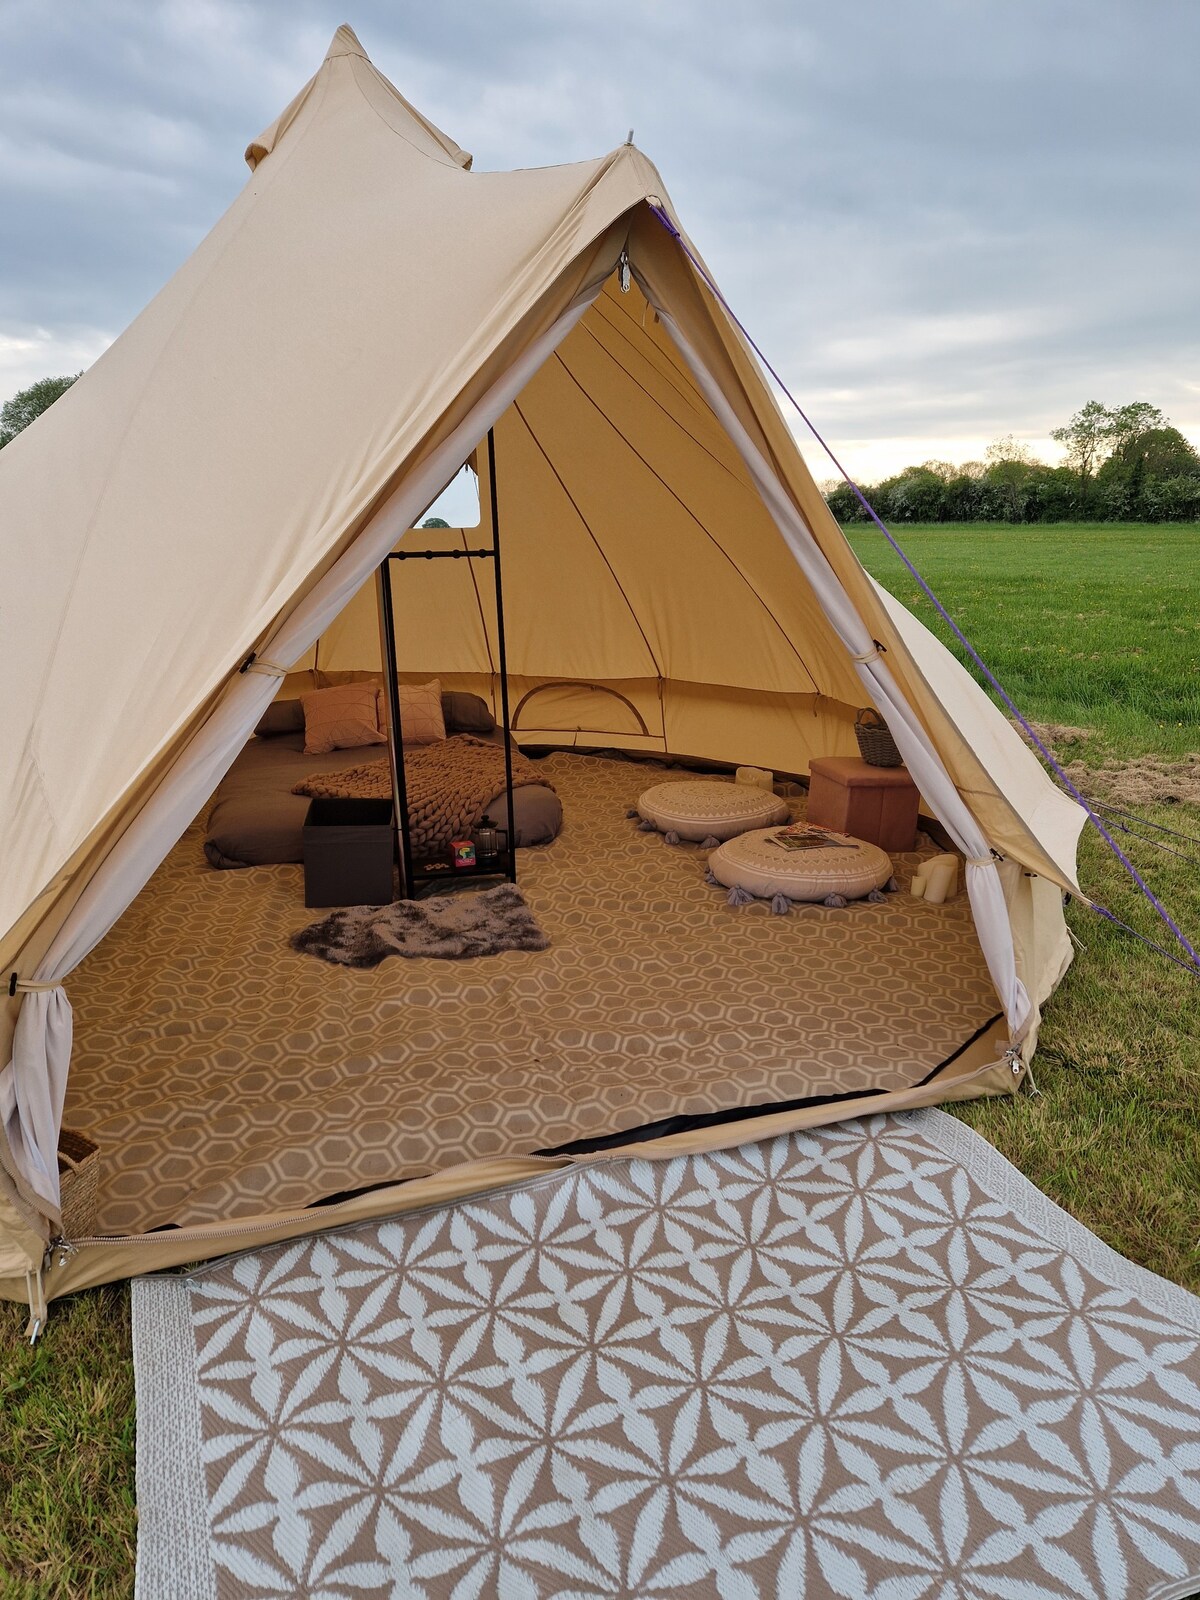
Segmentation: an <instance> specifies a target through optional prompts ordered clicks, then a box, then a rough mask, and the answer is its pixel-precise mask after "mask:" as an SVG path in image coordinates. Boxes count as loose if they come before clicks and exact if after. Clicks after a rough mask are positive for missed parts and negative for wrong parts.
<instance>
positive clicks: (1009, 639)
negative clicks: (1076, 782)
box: [850, 523, 1200, 759]
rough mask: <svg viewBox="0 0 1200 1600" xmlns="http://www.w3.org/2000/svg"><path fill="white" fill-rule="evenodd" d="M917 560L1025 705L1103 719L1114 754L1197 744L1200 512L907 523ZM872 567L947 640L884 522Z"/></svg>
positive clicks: (1101, 730) (1077, 721)
mask: <svg viewBox="0 0 1200 1600" xmlns="http://www.w3.org/2000/svg"><path fill="white" fill-rule="evenodd" d="M893 532H894V534H895V536H896V537H897V538H898V539H899V541H900V543H901V545H902V546H903V547H904V549H905V551H906V552H907V554H908V555H909V557H910V558H911V559H912V561H913V562H914V564H915V565H916V567H917V570H918V571H919V572H920V573H921V574H922V575H923V576H924V578H925V579H926V581H927V582H928V583H929V584H930V585H931V586H932V588H933V590H934V592H935V593H936V594H937V595H938V598H939V599H940V600H941V601H942V603H943V604H944V605H945V606H946V608H947V610H948V611H949V612H950V614H951V616H952V617H954V619H955V621H956V622H957V623H958V625H959V627H960V628H962V630H963V631H964V632H965V633H966V635H967V637H968V638H969V639H970V640H971V641H972V643H973V644H974V645H975V647H976V648H977V649H978V650H979V651H980V653H981V655H982V656H983V658H984V660H985V661H986V662H987V663H988V665H989V667H991V669H992V671H993V672H994V673H995V674H996V676H997V677H998V678H999V679H1000V681H1001V683H1003V684H1004V686H1005V688H1006V689H1007V690H1008V692H1009V694H1010V695H1011V696H1012V698H1013V699H1014V700H1015V701H1016V703H1017V705H1018V706H1019V707H1020V708H1021V710H1022V711H1023V712H1024V713H1025V714H1026V715H1027V716H1029V717H1033V718H1035V719H1037V720H1038V721H1045V722H1058V723H1066V724H1069V725H1076V726H1079V727H1084V728H1091V729H1094V730H1095V732H1096V734H1097V736H1098V737H1097V741H1096V744H1095V746H1094V747H1093V749H1092V750H1091V751H1090V752H1089V759H1099V758H1100V756H1101V755H1102V754H1104V753H1110V754H1117V755H1126V756H1128V755H1142V754H1146V753H1150V752H1153V753H1160V754H1163V755H1168V756H1179V755H1183V754H1185V753H1186V752H1188V751H1189V750H1195V749H1196V748H1197V747H1198V746H1200V606H1198V604H1197V600H1198V597H1200V524H1195V523H1182V524H1166V523H1099V524H1094V523H1093V524H1087V523H1084V524H1080V523H1049V524H1044V525H1038V526H1033V527H1023V526H1015V527H1010V526H1007V525H1005V524H996V523H973V524H971V523H964V524H950V523H946V524H942V525H938V526H934V527H926V526H912V527H904V526H899V527H897V528H895V529H894V530H893ZM850 541H851V543H852V544H853V546H854V548H855V550H856V551H857V553H858V556H859V559H860V560H861V561H862V562H863V565H864V566H865V567H866V568H867V570H868V571H869V572H870V573H871V574H872V575H873V576H874V577H876V578H878V579H879V581H880V582H881V583H882V584H884V585H885V586H886V587H887V588H888V589H890V590H891V592H892V593H893V594H895V595H897V596H898V597H899V598H900V599H901V600H903V602H904V603H905V605H906V606H908V607H909V609H910V610H912V611H913V612H914V613H915V614H916V615H917V616H919V617H920V619H921V621H922V622H924V623H925V624H926V626H928V627H932V628H933V629H934V631H935V632H936V633H938V634H939V637H942V638H944V639H945V640H946V642H947V643H950V642H951V640H950V635H949V632H948V630H947V629H946V628H945V626H944V624H943V623H942V622H941V621H940V619H938V618H937V617H936V616H935V613H934V610H933V607H932V606H931V605H930V603H929V601H928V600H927V599H926V598H925V596H924V595H923V594H922V593H921V591H920V589H919V588H918V586H917V584H916V583H915V581H914V580H913V578H912V577H911V576H910V575H909V574H908V572H906V571H905V569H904V567H903V566H902V565H901V563H900V560H899V558H898V557H897V556H896V555H894V554H893V553H892V551H891V549H890V548H889V546H888V545H887V543H886V541H885V540H884V537H883V535H882V534H881V533H880V532H879V531H878V529H875V528H864V527H859V526H855V527H854V528H853V529H852V530H851V532H850Z"/></svg>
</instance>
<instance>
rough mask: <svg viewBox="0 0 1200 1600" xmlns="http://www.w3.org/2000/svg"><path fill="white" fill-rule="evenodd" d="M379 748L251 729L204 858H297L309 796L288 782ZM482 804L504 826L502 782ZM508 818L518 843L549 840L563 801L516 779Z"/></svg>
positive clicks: (214, 810) (217, 806) (497, 735)
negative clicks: (315, 744)
mask: <svg viewBox="0 0 1200 1600" xmlns="http://www.w3.org/2000/svg"><path fill="white" fill-rule="evenodd" d="M472 731H474V732H475V734H476V737H479V738H486V739H487V740H489V741H490V742H492V743H498V744H503V742H504V736H503V734H502V733H501V732H500V730H499V729H492V730H491V731H490V732H486V733H485V732H483V730H481V729H478V728H476V729H474V730H472ZM379 754H380V751H379V747H378V746H375V747H372V748H369V749H364V748H363V747H362V746H356V747H354V748H352V749H349V750H333V751H330V752H329V753H327V754H325V755H321V756H313V755H305V754H304V734H303V732H291V733H282V734H276V735H275V736H273V737H263V736H261V735H258V734H256V735H255V736H254V737H253V738H252V739H251V740H250V742H249V743H248V744H247V746H246V748H245V749H244V750H243V751H242V752H241V754H240V755H239V756H238V758H237V760H236V761H235V762H234V763H233V766H232V767H230V769H229V771H228V773H227V774H226V775H225V778H224V780H223V782H222V783H221V786H220V788H219V789H218V790H217V792H216V794H215V795H214V796H213V798H212V802H211V808H210V810H209V814H208V822H207V825H206V828H205V838H204V854H205V856H206V857H207V858H208V861H209V864H210V865H211V866H214V867H218V868H222V869H225V868H232V867H265V866H274V865H277V864H279V863H283V862H292V861H303V859H304V851H303V847H302V831H303V828H304V818H305V816H306V815H307V812H308V807H309V803H310V802H309V800H308V797H307V796H305V795H298V794H293V793H292V789H293V786H294V785H295V784H297V783H300V782H302V781H303V780H304V779H306V778H308V777H309V776H310V775H311V774H312V773H313V772H314V771H316V770H318V769H319V770H320V771H322V772H338V771H344V770H346V769H348V768H351V767H357V766H360V765H361V764H362V762H363V761H364V759H369V758H371V757H374V756H378V755H379ZM485 812H486V813H490V814H491V816H492V817H493V819H494V820H495V821H496V822H498V823H499V824H500V825H501V826H502V827H506V826H507V822H508V819H507V815H506V803H505V799H504V791H503V789H501V790H500V792H499V793H498V794H496V795H495V796H493V798H492V799H491V800H490V801H489V802H488V804H487V805H486V806H485V807H484V808H483V812H481V813H480V815H481V816H482V815H483V814H484V813H485ZM476 820H477V821H478V820H479V819H476ZM513 822H514V827H515V832H516V843H517V845H518V847H521V846H525V845H538V844H549V842H550V841H551V840H552V839H554V838H555V837H556V836H557V834H558V831H559V828H560V827H561V826H562V802H561V801H560V800H559V798H558V796H557V794H555V792H554V790H553V789H551V788H548V787H546V786H544V785H542V784H537V783H526V784H519V785H517V786H516V787H515V788H514V789H513Z"/></svg>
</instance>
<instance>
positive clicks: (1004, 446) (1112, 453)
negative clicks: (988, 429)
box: [824, 400, 1200, 523]
mask: <svg viewBox="0 0 1200 1600" xmlns="http://www.w3.org/2000/svg"><path fill="white" fill-rule="evenodd" d="M1051 437H1052V438H1054V439H1056V440H1057V441H1058V442H1059V443H1060V444H1061V445H1063V446H1064V448H1065V449H1066V452H1067V461H1066V464H1065V465H1062V466H1057V467H1050V466H1047V465H1046V464H1045V462H1042V461H1039V460H1038V458H1037V457H1036V456H1035V455H1034V453H1033V451H1032V450H1031V449H1030V448H1029V446H1028V445H1027V444H1024V443H1023V442H1022V441H1021V440H1019V439H1016V438H1014V437H1013V436H1012V434H1009V435H1007V436H1006V437H1005V438H1003V439H997V440H996V441H995V443H994V444H991V445H989V446H988V448H987V452H986V459H985V460H983V461H966V462H964V463H963V464H962V465H961V466H953V465H952V464H951V463H950V462H948V461H923V462H922V463H921V464H920V466H911V467H905V468H904V470H903V471H902V472H898V473H896V474H895V475H894V476H893V477H890V478H885V479H883V481H882V482H881V483H876V484H873V485H864V486H863V494H864V495H865V496H866V498H867V500H868V502H869V503H870V504H871V505H872V506H873V507H874V508H875V511H876V512H877V514H878V515H879V516H880V517H882V518H883V520H884V521H885V522H886V521H889V520H891V521H894V522H1047V523H1050V522H1066V521H1070V520H1071V519H1073V518H1079V517H1089V516H1091V517H1095V516H1097V515H1099V516H1102V517H1105V518H1108V519H1112V520H1122V519H1124V520H1135V521H1136V520H1141V521H1148V522H1187V521H1190V522H1196V521H1200V453H1198V452H1197V451H1196V450H1195V449H1194V448H1193V446H1192V445H1191V444H1190V443H1189V442H1188V440H1187V439H1186V438H1184V436H1183V434H1182V433H1180V431H1179V430H1178V428H1173V427H1171V425H1170V423H1168V422H1167V420H1166V418H1165V417H1164V416H1163V414H1162V412H1161V411H1160V410H1159V409H1158V407H1157V406H1152V405H1150V404H1149V402H1147V401H1145V400H1134V401H1131V402H1130V403H1129V404H1128V405H1124V406H1112V407H1110V406H1104V405H1101V404H1100V402H1099V401H1098V400H1089V401H1088V403H1087V405H1085V406H1083V407H1082V408H1081V409H1080V410H1079V411H1077V412H1076V413H1075V415H1074V416H1073V417H1072V418H1071V420H1070V422H1069V423H1068V424H1067V425H1066V426H1065V427H1063V428H1058V429H1056V430H1055V431H1054V433H1053V434H1052V435H1051ZM824 487H825V498H826V501H827V503H828V505H829V509H830V510H831V511H832V512H833V514H834V516H835V517H836V518H837V519H838V521H839V522H841V523H852V522H863V521H865V520H866V519H867V514H866V512H865V511H864V510H863V508H862V506H861V504H860V503H859V500H858V498H857V496H856V495H855V494H854V492H853V490H852V489H850V488H849V487H848V485H846V484H833V483H830V484H827V485H825V486H824Z"/></svg>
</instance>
